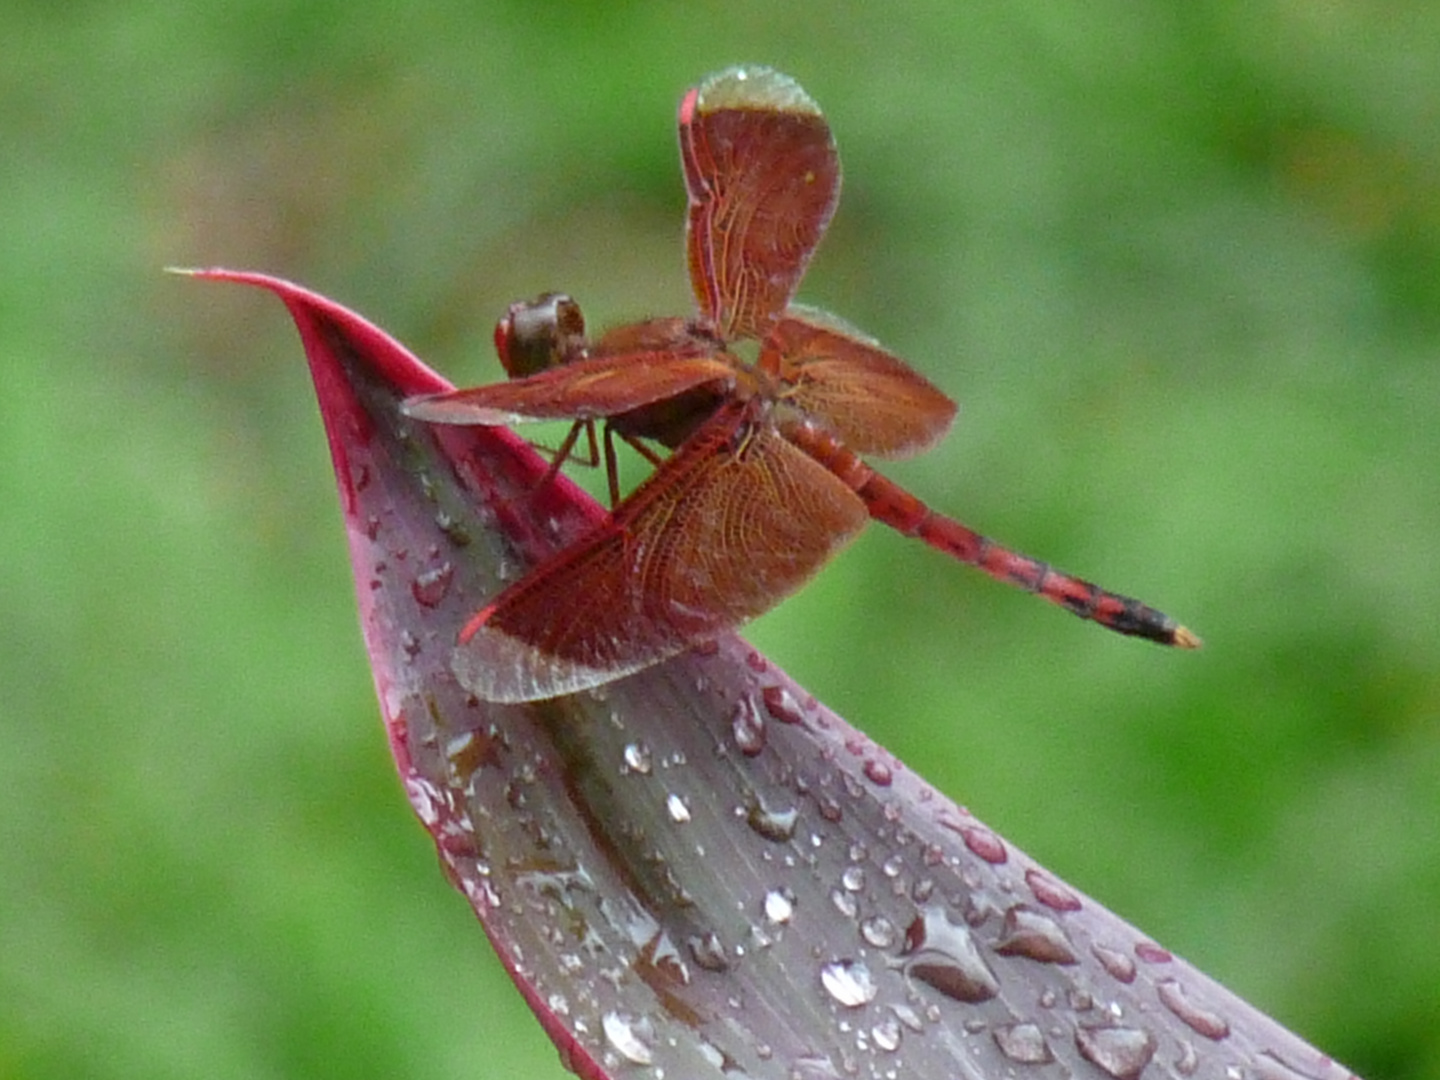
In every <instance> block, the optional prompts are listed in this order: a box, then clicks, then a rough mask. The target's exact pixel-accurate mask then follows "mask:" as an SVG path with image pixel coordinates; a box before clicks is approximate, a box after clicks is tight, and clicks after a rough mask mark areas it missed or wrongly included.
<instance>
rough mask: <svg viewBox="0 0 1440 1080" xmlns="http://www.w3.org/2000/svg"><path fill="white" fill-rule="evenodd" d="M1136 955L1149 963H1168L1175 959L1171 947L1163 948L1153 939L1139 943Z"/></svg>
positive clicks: (1136, 947)
mask: <svg viewBox="0 0 1440 1080" xmlns="http://www.w3.org/2000/svg"><path fill="white" fill-rule="evenodd" d="M1135 955H1136V956H1138V957H1139V958H1140V959H1141V960H1143V961H1144V962H1145V963H1147V964H1168V963H1170V961H1172V960H1174V959H1175V957H1174V956H1172V955H1171V954H1170V950H1169V949H1165V948H1161V947H1160V946H1159V945H1156V944H1155V943H1154V942H1153V941H1142V942H1140V943H1139V944H1137V945H1136V946H1135Z"/></svg>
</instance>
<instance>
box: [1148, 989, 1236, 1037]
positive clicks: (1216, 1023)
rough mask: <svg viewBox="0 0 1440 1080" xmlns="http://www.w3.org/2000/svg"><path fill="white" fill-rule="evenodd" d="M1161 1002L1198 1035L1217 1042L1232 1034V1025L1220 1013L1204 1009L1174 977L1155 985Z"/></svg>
mask: <svg viewBox="0 0 1440 1080" xmlns="http://www.w3.org/2000/svg"><path fill="white" fill-rule="evenodd" d="M1155 992H1156V993H1157V994H1158V995H1159V997H1160V1001H1161V1003H1162V1004H1163V1005H1164V1006H1165V1007H1166V1008H1167V1009H1169V1010H1170V1011H1171V1012H1172V1013H1174V1014H1175V1015H1176V1016H1178V1017H1179V1018H1180V1019H1181V1020H1183V1021H1184V1022H1185V1023H1186V1024H1187V1025H1188V1026H1189V1027H1190V1029H1191V1030H1192V1031H1194V1032H1195V1033H1196V1034H1197V1035H1203V1036H1205V1038H1207V1039H1213V1040H1215V1041H1216V1042H1218V1041H1219V1040H1221V1039H1223V1038H1225V1037H1226V1036H1227V1035H1229V1034H1230V1025H1229V1024H1228V1023H1226V1022H1225V1018H1224V1017H1222V1016H1221V1015H1220V1014H1219V1013H1216V1012H1212V1011H1211V1010H1209V1009H1203V1008H1201V1007H1200V1006H1199V1005H1197V1004H1195V1002H1193V1001H1191V1000H1190V999H1189V997H1188V996H1187V995H1186V993H1185V988H1184V987H1183V986H1181V985H1180V984H1179V983H1178V982H1176V981H1175V980H1174V979H1161V980H1160V982H1159V983H1157V984H1156V986H1155Z"/></svg>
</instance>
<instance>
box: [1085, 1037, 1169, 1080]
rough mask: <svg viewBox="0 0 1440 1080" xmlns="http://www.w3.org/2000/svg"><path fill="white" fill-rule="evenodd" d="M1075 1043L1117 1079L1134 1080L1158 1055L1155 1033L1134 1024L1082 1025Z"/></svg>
mask: <svg viewBox="0 0 1440 1080" xmlns="http://www.w3.org/2000/svg"><path fill="white" fill-rule="evenodd" d="M1075 1046H1076V1049H1078V1050H1079V1051H1080V1056H1081V1057H1083V1058H1084V1059H1085V1060H1086V1061H1088V1062H1090V1064H1092V1065H1094V1066H1096V1067H1097V1068H1100V1069H1103V1070H1104V1071H1105V1072H1107V1073H1109V1074H1110V1075H1111V1076H1113V1077H1114V1078H1115V1080H1135V1078H1136V1077H1138V1076H1139V1075H1140V1073H1141V1072H1142V1071H1144V1069H1145V1066H1146V1065H1148V1064H1150V1059H1151V1058H1152V1057H1154V1056H1155V1036H1153V1035H1151V1034H1150V1032H1148V1031H1144V1030H1142V1029H1140V1028H1133V1027H1079V1028H1076V1029H1075Z"/></svg>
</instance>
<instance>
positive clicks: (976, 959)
mask: <svg viewBox="0 0 1440 1080" xmlns="http://www.w3.org/2000/svg"><path fill="white" fill-rule="evenodd" d="M901 955H902V956H904V957H905V958H906V959H905V974H906V975H908V976H910V978H912V979H915V980H917V981H919V982H922V983H924V984H925V985H926V986H929V987H931V988H932V989H934V990H938V991H939V992H940V993H942V994H944V995H945V996H946V997H949V998H954V999H955V1000H956V1001H963V1002H966V1003H967V1004H976V1003H978V1002H981V1001H989V1000H990V999H991V998H993V997H994V996H995V995H996V994H998V993H999V992H1000V980H999V979H997V978H996V977H995V973H994V972H993V971H991V970H990V966H989V965H988V964H986V962H985V958H984V957H983V956H981V955H980V949H979V946H977V945H976V943H975V938H974V935H972V934H971V933H970V929H969V927H966V926H957V925H955V924H954V923H952V922H951V921H950V920H949V919H948V918H947V917H946V915H945V913H944V912H943V911H941V910H939V909H938V908H927V909H926V910H925V911H923V912H922V913H920V914H919V915H917V916H915V919H914V920H913V921H912V922H911V923H910V925H909V926H908V927H907V928H906V930H905V945H904V948H903V949H902V952H901Z"/></svg>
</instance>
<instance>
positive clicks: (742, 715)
mask: <svg viewBox="0 0 1440 1080" xmlns="http://www.w3.org/2000/svg"><path fill="white" fill-rule="evenodd" d="M730 735H731V737H732V738H733V739H734V740H735V745H736V747H737V748H738V749H739V750H740V753H742V754H744V755H745V756H746V757H757V756H758V755H759V754H760V753H761V752H762V751H763V750H764V749H765V721H764V720H762V719H761V717H760V714H759V713H757V712H756V711H755V704H754V702H752V701H751V700H750V699H749V698H748V697H747V698H741V699H740V701H739V703H738V704H737V705H736V706H735V711H734V712H733V713H732V714H731V715H730Z"/></svg>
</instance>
